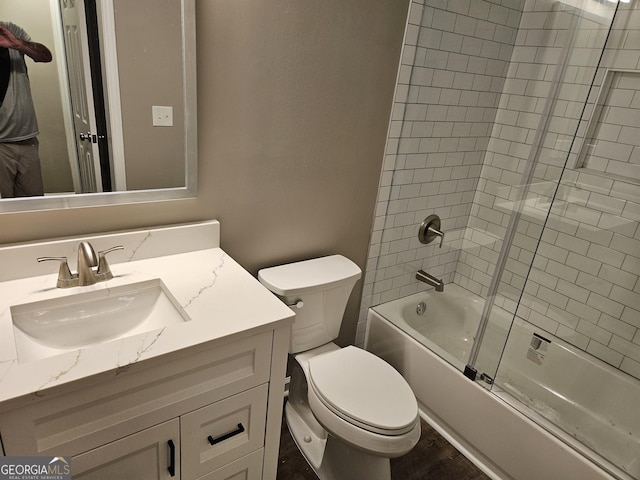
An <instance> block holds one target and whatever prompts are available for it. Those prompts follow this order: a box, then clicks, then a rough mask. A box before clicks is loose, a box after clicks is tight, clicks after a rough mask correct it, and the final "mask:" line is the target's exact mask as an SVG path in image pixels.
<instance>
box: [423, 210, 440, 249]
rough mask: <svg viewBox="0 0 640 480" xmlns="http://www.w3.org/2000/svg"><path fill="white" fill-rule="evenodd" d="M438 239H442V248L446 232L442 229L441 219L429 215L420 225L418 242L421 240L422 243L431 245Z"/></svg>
mask: <svg viewBox="0 0 640 480" xmlns="http://www.w3.org/2000/svg"><path fill="white" fill-rule="evenodd" d="M436 237H440V248H442V245H443V244H444V232H443V231H442V230H441V229H440V217H439V216H438V215H429V216H428V217H427V218H425V219H424V221H423V222H422V223H421V224H420V228H419V229H418V240H420V243H431V242H433V241H434V240H435V239H436Z"/></svg>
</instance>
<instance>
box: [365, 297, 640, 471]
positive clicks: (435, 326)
mask: <svg viewBox="0 0 640 480" xmlns="http://www.w3.org/2000/svg"><path fill="white" fill-rule="evenodd" d="M421 302H424V303H425V304H426V310H425V312H424V313H423V314H419V311H421V310H422V308H421V307H420V308H419V307H418V305H419V304H420V303H421ZM483 302H484V301H483V300H482V299H481V298H479V297H477V296H475V295H473V294H471V293H469V292H467V291H466V290H464V289H462V288H461V287H459V286H457V285H453V284H450V285H447V286H446V288H445V291H444V292H443V293H436V292H428V293H419V294H415V295H412V296H409V297H405V298H403V299H400V300H396V301H393V302H389V303H387V304H383V305H379V306H377V307H374V308H372V309H369V314H368V325H367V335H366V340H365V348H366V349H367V350H369V351H371V352H373V353H375V354H376V355H378V356H380V357H381V358H383V359H385V360H386V361H387V362H389V363H390V364H391V365H393V366H394V367H395V368H396V369H397V370H398V371H399V372H400V373H402V375H403V376H404V377H405V378H406V379H407V381H408V382H409V384H410V385H411V387H412V388H413V390H414V392H415V394H416V397H417V399H418V402H419V404H420V409H421V414H422V416H423V417H424V418H425V420H426V421H427V422H429V423H430V424H431V425H432V426H433V427H434V428H436V429H437V430H438V431H439V432H440V433H441V434H443V436H445V438H447V439H448V440H449V441H450V442H451V443H452V444H453V445H454V446H455V447H456V448H458V450H460V451H461V452H462V453H463V454H464V455H465V456H467V457H468V458H469V459H470V460H472V461H473V462H474V463H475V464H476V465H478V467H479V468H481V469H482V470H483V471H484V472H485V473H486V474H487V475H488V476H489V477H491V478H495V479H514V480H529V479H531V480H534V479H535V480H539V479H541V478H544V479H545V480H551V479H558V480H567V479H580V480H590V479H593V480H596V479H598V480H604V479H609V480H610V479H614V478H617V479H624V480H631V479H634V478H635V479H640V463H639V462H640V459H639V457H640V455H639V452H640V415H638V408H640V407H638V405H640V385H639V382H638V381H637V380H635V379H632V378H630V377H628V376H626V375H624V374H620V373H619V372H618V371H617V370H615V369H613V368H611V367H610V366H608V365H606V364H604V363H603V362H600V361H599V360H597V359H594V358H592V357H591V356H589V355H586V354H583V353H582V352H580V351H577V352H576V351H574V350H572V349H571V348H569V347H568V346H567V345H566V344H564V343H563V342H562V341H560V340H559V339H557V338H554V337H553V338H552V337H550V336H549V335H548V334H547V333H545V332H542V331H539V330H538V329H535V328H534V327H532V326H530V325H529V324H527V323H526V322H524V321H521V320H516V321H515V322H514V324H513V327H512V328H511V331H510V335H509V341H508V342H507V345H506V348H505V350H504V354H503V358H502V362H501V366H500V369H499V370H498V374H497V376H496V378H495V382H494V385H493V387H492V389H491V391H489V390H487V389H486V388H484V387H482V386H480V385H479V384H478V383H476V382H472V381H470V380H469V379H467V378H466V377H465V376H464V375H463V374H462V373H461V370H462V369H463V368H464V365H465V364H466V362H467V360H468V356H469V353H470V350H471V347H472V343H473V336H474V335H475V331H476V329H477V326H478V322H479V319H480V314H481V312H482V306H483ZM509 323H510V317H509V316H508V315H507V314H506V313H504V314H503V315H499V316H497V317H496V318H492V322H490V323H489V325H488V327H487V331H486V333H485V338H484V341H485V342H489V343H490V344H493V345H491V346H492V348H491V349H490V350H493V352H492V355H494V357H493V358H490V357H489V356H487V355H486V354H484V353H483V354H481V356H480V359H481V360H482V362H486V363H485V365H491V362H493V361H496V360H497V359H498V355H500V353H501V350H502V349H501V348H498V347H499V345H500V342H503V341H504V340H503V339H504V338H506V335H507V331H508V324H509ZM534 334H536V336H534ZM483 350H484V349H483ZM480 359H479V361H480ZM584 378H588V379H589V381H588V382H585V381H584ZM575 379H579V380H578V381H575ZM603 392H611V393H610V394H603ZM529 407H533V408H536V410H537V411H539V412H542V413H543V414H544V417H543V416H542V415H540V414H538V413H536V411H534V410H533V409H532V408H529ZM548 419H551V420H553V423H551V422H550V421H548ZM595 452H598V453H595Z"/></svg>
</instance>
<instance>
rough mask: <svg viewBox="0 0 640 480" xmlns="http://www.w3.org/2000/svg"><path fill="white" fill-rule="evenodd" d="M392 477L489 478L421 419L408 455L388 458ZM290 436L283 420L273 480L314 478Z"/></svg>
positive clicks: (400, 479) (407, 479) (424, 479)
mask: <svg viewBox="0 0 640 480" xmlns="http://www.w3.org/2000/svg"><path fill="white" fill-rule="evenodd" d="M391 478H392V480H429V479H433V480H486V479H489V477H487V476H486V475H485V474H484V473H482V472H481V471H480V470H479V469H478V468H477V467H476V466H475V465H474V464H473V463H471V462H470V461H469V460H467V458H466V457H464V455H462V454H461V453H460V452H458V451H457V450H456V449H455V448H453V446H452V445H451V444H450V443H448V442H447V441H446V440H445V439H444V438H443V437H442V436H441V435H440V434H439V433H438V432H436V431H435V430H434V429H433V428H431V426H429V424H428V423H426V422H425V421H422V434H421V435H420V441H419V442H418V444H417V445H416V446H415V447H414V449H413V450H411V451H410V452H409V453H408V454H406V455H404V456H403V457H400V458H394V459H391ZM317 479H318V477H317V476H316V474H315V473H314V472H313V470H312V469H311V467H309V465H308V464H307V462H306V461H305V459H304V458H303V457H302V454H301V453H300V452H299V451H298V447H297V446H296V444H295V442H294V441H293V439H292V438H291V434H290V433H289V431H288V430H287V426H286V423H285V421H284V419H283V422H282V434H281V436H280V458H279V462H278V476H277V480H317Z"/></svg>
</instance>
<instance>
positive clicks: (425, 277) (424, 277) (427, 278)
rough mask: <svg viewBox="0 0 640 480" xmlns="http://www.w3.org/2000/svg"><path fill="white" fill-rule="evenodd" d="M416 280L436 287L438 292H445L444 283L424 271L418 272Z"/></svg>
mask: <svg viewBox="0 0 640 480" xmlns="http://www.w3.org/2000/svg"><path fill="white" fill-rule="evenodd" d="M416 279H418V280H420V281H421V282H424V283H426V284H427V285H431V286H432V287H436V292H444V282H443V281H442V280H438V279H437V278H436V277H434V276H433V275H431V274H429V273H427V272H425V271H424V270H418V271H417V272H416Z"/></svg>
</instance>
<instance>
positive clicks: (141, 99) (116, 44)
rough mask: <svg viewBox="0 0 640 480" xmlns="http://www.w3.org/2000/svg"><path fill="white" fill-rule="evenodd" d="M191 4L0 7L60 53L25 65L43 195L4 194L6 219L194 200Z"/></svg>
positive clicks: (26, 3)
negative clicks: (41, 212)
mask: <svg viewBox="0 0 640 480" xmlns="http://www.w3.org/2000/svg"><path fill="white" fill-rule="evenodd" d="M194 4H195V0H2V2H0V20H1V21H4V22H12V23H15V24H17V25H19V26H20V27H22V28H23V29H24V30H25V31H26V32H27V33H28V34H29V35H30V36H31V39H32V40H33V41H34V42H38V43H42V44H44V45H46V46H47V47H48V48H49V49H50V50H51V52H52V54H53V57H54V60H53V61H52V62H51V63H34V62H33V61H32V60H31V59H30V58H27V59H26V63H27V68H28V74H29V79H30V83H31V90H32V97H33V101H34V104H35V109H36V116H37V119H38V125H39V135H38V140H39V143H40V160H41V167H42V174H43V183H44V190H45V196H44V197H23V198H2V199H0V213H2V212H19V211H28V210H43V209H56V208H69V207H82V206H97V205H105V204H106V205H109V204H120V203H132V202H137V201H153V200H166V199H175V198H187V197H194V196H195V193H196V182H197V172H196V171H197V158H196V156H197V145H196V65H195V5H194ZM79 120H81V122H80V121H79ZM82 122H84V123H82Z"/></svg>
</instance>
